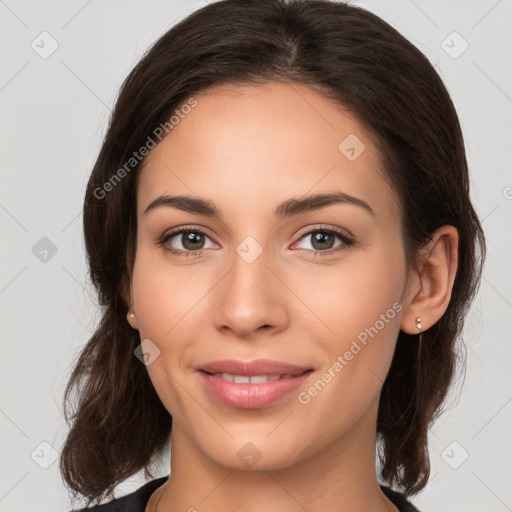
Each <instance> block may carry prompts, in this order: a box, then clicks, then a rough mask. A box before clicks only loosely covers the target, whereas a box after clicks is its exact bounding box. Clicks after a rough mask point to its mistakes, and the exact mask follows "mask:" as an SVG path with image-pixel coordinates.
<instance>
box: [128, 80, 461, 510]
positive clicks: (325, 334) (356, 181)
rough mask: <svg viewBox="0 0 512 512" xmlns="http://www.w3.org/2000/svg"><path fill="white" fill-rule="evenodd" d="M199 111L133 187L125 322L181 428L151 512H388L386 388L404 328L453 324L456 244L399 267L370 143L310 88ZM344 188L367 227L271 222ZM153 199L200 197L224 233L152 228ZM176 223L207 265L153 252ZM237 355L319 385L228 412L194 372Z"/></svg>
mask: <svg viewBox="0 0 512 512" xmlns="http://www.w3.org/2000/svg"><path fill="white" fill-rule="evenodd" d="M196 99H197V102H198V103H197V105H196V106H195V107H194V108H193V109H192V111H191V112H190V113H189V114H188V115H186V116H184V118H183V119H181V120H180V122H179V124H178V125H177V126H175V127H174V128H173V130H172V131H171V132H170V134H169V135H168V136H167V137H166V138H165V139H164V140H163V141H162V142H161V143H160V144H158V145H157V146H156V148H154V149H153V150H151V152H150V153H149V155H148V157H147V158H146V160H145V162H144V167H143V170H142V174H141V177H140V182H139V185H138V190H137V218H138V229H137V250H136V259H135V263H134V268H133V274H132V277H131V280H130V289H129V290H127V291H126V300H127V303H128V304H129V306H130V311H129V314H128V321H129V322H130V324H131V325H132V327H133V328H135V329H138V330H139V331H140V337H141V340H145V339H150V340H151V342H152V343H153V344H154V346H156V347H158V349H159V350H160V354H159V355H158V357H156V358H155V359H154V361H152V362H151V363H150V364H149V365H148V366H147V371H148V373H149V376H150V378H151V381H152V383H153V385H154V387H155V389H156V391H157V393H158V395H159V397H160V398H161V400H162V403H163V404H164V406H165V407H166V408H167V410H168V411H169V413H170V414H171V415H172V417H173V429H172V438H171V443H172V444H171V446H172V472H171V476H170V478H169V481H168V482H167V483H166V484H164V486H162V487H161V488H159V489H158V490H157V491H156V492H155V493H154V494H153V496H152V498H151V500H150V501H149V503H148V505H147V508H146V511H147V512H150V511H154V510H158V512H162V511H167V512H174V511H178V510H180V511H185V510H190V511H193V510H197V511H198V512H203V511H212V512H213V511H219V510H223V511H237V510H242V509H243V510H246V511H248V512H252V511H261V510H266V511H268V512H273V511H282V510H287V511H291V512H294V511H301V512H303V511H304V510H308V511H309V512H316V511H324V510H344V511H352V510H372V511H376V512H380V511H382V512H384V511H396V510H397V508H396V507H395V506H394V505H393V504H392V503H391V502H390V501H389V500H388V499H387V498H386V497H385V496H384V494H383V493H382V492H381V490H380V488H379V486H378V482H377V477H376V470H375V442H376V421H377V410H378V403H379V397H380V391H381V387H382V384H383V381H384V379H385V376H386V374H387V372H388V369H389V366H390V363H391V360H392V356H393V351H394V348H395V344H396V339H397V336H398V333H399V331H400V329H402V330H404V331H405V332H408V333H414V334H415V333H417V332H418V329H417V327H416V323H417V322H416V317H418V316H420V317H421V323H422V329H423V330H426V329H428V328H429V327H430V326H431V325H432V324H434V323H435V322H436V321H437V320H438V319H439V318H440V317H441V316H442V314H443V313H444V311H445V310H446V307H447V305H448V302H449V299H450V293H451V288H452V285H453V279H454V275H455V271H456V267H457V240H458V238H457V231H456V229H455V228H453V227H452V226H443V227H442V228H440V229H439V230H438V231H437V232H436V233H435V234H434V237H433V241H432V242H431V244H430V245H429V246H428V247H427V248H426V249H425V250H424V251H423V252H422V253H421V254H420V255H419V258H418V262H417V266H416V267H415V268H414V270H412V269H411V270H409V269H408V268H407V266H406V262H405V253H404V248H403V241H402V238H401V231H400V226H401V213H400V208H399V203H398V199H397V197H396V194H395V192H394V191H393V189H392V188H391V187H390V185H389V183H388V180H387V179H386V176H385V174H384V170H383V167H382V164H381V160H380V155H379V153H378V151H377V149H376V147H375V145H374V144H373V142H372V140H371V137H370V135H369V134H368V133H367V132H366V131H365V130H364V129H363V127H362V125H361V124H360V123H359V122H358V121H357V120H356V119H355V118H354V117H352V116H351V115H349V114H348V113H347V112H343V111H342V110H341V109H340V108H339V107H338V106H337V105H336V104H335V103H333V102H332V101H330V100H328V99H326V98H325V97H323V96H321V95H319V94H318V93H316V92H314V91H313V90H311V89H309V88H308V87H306V86H302V85H297V84H293V85H291V84H277V83H269V84H266V85H265V86H257V87H251V86H243V87H241V86H237V87H235V86H231V87H216V88H213V89H210V90H209V91H207V92H205V93H202V94H201V95H197V96H196ZM349 134H355V135H356V136H357V137H358V139H359V140H361V141H362V142H363V143H364V145H365V147H366V149H365V150H364V151H363V152H362V153H361V155H360V156H359V157H358V158H356V159H355V160H354V161H350V160H349V159H348V158H347V157H346V156H345V155H344V154H343V153H342V152H340V150H339V149H338V146H339V144H340V143H341V142H342V141H343V140H344V139H345V138H346V137H347V136H348V135H349ZM339 191H341V192H344V193H345V194H349V195H350V196H353V197H356V198H359V199H361V200H363V201H365V202H366V203H367V204H368V205H370V207H371V209H372V210H373V214H371V213H369V212H368V211H367V210H366V209H364V208H362V207H360V206H357V205H354V204H349V203H345V204H334V205H329V206H326V207H324V208H319V209H316V210H313V211H309V212H303V213H299V214H297V215H294V216H291V217H287V218H283V219H276V218H275V217H274V215H273V211H274V208H275V207H276V206H277V205H278V204H279V203H281V202H282V201H285V200H287V199H289V198H291V197H298V196H304V195H307V194H320V193H331V192H339ZM162 194H169V195H180V194H183V195H187V196H192V197H201V198H203V199H207V200H209V201H211V202H212V203H214V204H215V206H216V207H217V208H218V209H219V210H221V211H222V218H221V219H218V218H212V217H209V216H207V215H204V214H197V213H191V212H185V211H181V210H178V209H176V208H173V207H169V206H160V207H157V208H154V209H152V210H150V211H149V212H147V213H144V212H145V210H146V208H147V206H148V205H149V204H150V203H151V202H152V201H153V200H154V199H155V198H157V197H159V196H161V195H162ZM318 225H321V228H318ZM182 226H193V227H192V228H190V229H191V230H194V228H195V229H196V230H197V229H200V230H201V231H203V232H204V233H206V237H204V238H203V239H200V240H199V242H195V243H196V246H195V247H199V249H200V248H201V245H202V247H203V248H202V250H201V251H202V254H201V255H199V256H194V255H189V256H188V257H184V256H181V257H179V256H175V255H172V254H171V253H169V252H168V251H166V250H165V247H171V246H172V247H174V248H175V249H177V250H182V251H184V250H185V249H186V248H188V249H189V250H193V247H194V246H192V249H190V247H191V246H190V245H188V246H185V245H182V244H183V242H184V237H183V236H182V235H181V234H179V235H176V236H174V237H173V238H171V239H169V240H168V241H167V242H166V243H165V245H163V246H162V245H159V244H158V243H157V240H158V239H159V237H161V236H162V235H163V234H165V233H166V232H168V231H169V230H170V229H171V228H177V227H182ZM322 228H339V229H341V230H344V231H345V232H346V231H348V232H350V233H351V234H352V236H353V237H354V239H355V244H354V245H345V244H344V243H343V242H342V241H341V240H340V239H338V238H337V236H335V238H334V239H333V241H332V242H331V245H328V244H325V242H324V245H323V246H322V245H319V244H314V240H313V236H312V235H311V231H315V230H316V231H321V232H322V233H325V231H322ZM194 232H196V233H197V231H194ZM308 233H309V234H308ZM247 236H251V237H253V239H254V240H255V241H256V242H257V244H258V245H259V247H260V249H261V250H262V252H261V254H260V255H259V257H258V258H256V259H255V260H254V261H253V262H251V263H248V262H247V261H246V260H245V259H244V258H242V257H241V256H240V254H239V253H238V252H237V250H236V249H237V247H238V246H240V244H241V242H242V241H244V239H245V238H246V237H247ZM185 243H186V240H185ZM340 244H341V246H343V249H342V250H340V251H337V252H332V251H331V254H329V255H325V253H327V251H329V249H331V248H332V249H336V248H337V247H339V246H340ZM242 247H243V244H242ZM254 247H255V246H250V248H249V251H254V250H255V249H254ZM199 249H195V251H196V252H198V250H199ZM315 249H316V250H318V252H319V253H320V252H321V251H323V253H324V255H323V254H317V255H314V251H315ZM393 304H399V306H400V311H398V312H396V315H394V318H392V319H389V318H388V322H386V323H385V326H384V327H383V328H381V329H380V330H379V331H378V334H377V335H375V336H374V337H373V338H371V339H369V342H368V344H367V345H366V346H364V347H363V348H362V350H361V351H360V352H359V353H358V354H357V355H356V356H354V357H353V359H352V360H351V361H349V362H348V364H347V365H346V366H344V367H343V370H342V371H340V372H338V373H337V374H336V377H335V378H333V379H332V380H331V381H330V382H329V383H328V384H327V385H326V386H325V387H324V388H323V389H322V390H321V392H319V393H318V394H317V395H316V396H314V397H313V398H312V399H311V401H310V402H309V403H307V404H302V403H300V402H299V401H298V394H299V393H300V392H301V391H304V390H306V391H307V389H308V388H309V387H310V386H311V385H312V384H313V383H314V382H315V381H317V380H318V379H319V378H320V376H321V375H322V374H323V373H324V372H326V371H327V370H328V369H329V368H330V367H332V366H333V363H334V362H335V361H336V360H337V357H338V356H339V355H343V354H344V353H345V352H346V351H347V350H349V349H350V346H351V343H352V341H353V340H354V339H356V338H357V336H358V334H360V333H361V332H363V331H364V330H365V328H368V327H370V326H374V325H375V323H376V321H377V320H378V319H379V318H381V316H380V315H382V314H386V311H388V310H389V309H390V308H392V305H393ZM386 318H387V317H386ZM232 358H238V359H241V360H244V361H250V360H253V359H259V358H268V359H276V360H280V361H286V362H290V363H293V364H297V365H300V366H305V367H312V368H314V372H313V374H311V375H310V377H309V378H308V380H307V381H306V383H304V385H302V386H301V388H300V389H298V390H297V391H296V392H292V393H291V394H289V395H287V396H285V397H284V398H282V399H281V400H279V401H278V402H276V403H274V404H272V405H270V406H267V407H264V408H260V409H252V410H247V409H240V408H234V407H227V406H225V405H222V404H219V403H218V402H216V401H215V400H214V399H213V398H212V397H211V396H210V395H209V393H208V392H207V391H206V389H205V388H204V387H203V385H202V382H201V379H200V378H199V374H198V373H197V371H196V369H197V367H198V366H199V365H201V364H202V363H206V362H208V361H213V360H216V359H232ZM247 443H252V444H253V445H254V446H255V447H256V449H257V452H258V453H259V454H260V456H261V457H260V459H259V460H258V461H257V463H256V464H254V466H252V467H250V468H249V467H247V465H246V464H244V461H243V460H241V458H239V457H238V456H237V454H238V453H239V451H240V450H241V449H242V448H243V447H244V446H246V444H247ZM157 502H158V508H156V505H157Z"/></svg>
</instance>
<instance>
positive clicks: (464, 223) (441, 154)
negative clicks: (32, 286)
mask: <svg viewBox="0 0 512 512" xmlns="http://www.w3.org/2000/svg"><path fill="white" fill-rule="evenodd" d="M269 82H280V83H289V84H293V83H297V84H304V85H307V86H308V87H311V88H312V89H314V90H315V91H318V92H320V93H321V94H323V95H324V97H326V98H330V99H333V100H335V101H336V102H337V104H338V105H339V106H340V107H341V108H344V109H345V110H347V111H348V112H350V113H351V114H353V115H354V116H355V117H356V119H358V121H359V122H360V123H361V124H362V125H363V126H364V127H365V128H366V129H367V130H368V131H369V133H370V135H371V137H372V140H374V141H375V144H376V145H377V147H378V149H379V152H380V154H381V158H382V162H383V167H384V170H385V175H386V177H387V178H389V179H390V182H391V183H392V185H393V188H394V190H395V192H396V195H397V198H398V200H399V204H400V208H401V213H402V215H401V217H402V238H403V243H404V248H405V252H406V256H407V262H408V264H409V263H410V262H414V261H415V258H417V255H418V251H419V249H420V248H421V247H423V246H424V245H425V244H426V243H427V242H428V241H429V240H430V239H431V237H432V234H433V233H434V231H435V230H436V229H437V228H439V227H440V226H442V225H452V226H455V227H456V228H457V230H458V233H459V260H458V268H457V272H456V275H455V281H454V285H453V290H452V295H451V299H450V302H449V305H448V307H447V310H446V312H445V314H444V315H443V316H442V317H441V318H440V319H439V321H438V322H436V323H435V324H434V325H433V326H432V327H430V328H429V329H428V330H426V331H425V332H423V333H422V334H421V343H420V336H419V335H408V334H406V333H405V332H403V331H400V333H399V335H398V340H397V344H396V349H395V353H394V357H393V360H392V363H391V367H390V370H389V373H388V375H387V378H386V380H385V382H384V384H383V388H382V392H381V397H380V403H379V410H378V418H377V435H378V446H379V458H380V463H381V474H380V477H381V479H382V480H383V481H384V482H386V483H388V485H391V486H395V487H398V488H399V489H400V490H401V491H402V492H403V493H405V494H406V495H411V494H416V493H417V492H419V491H420V490H421V489H422V488H424V487H425V485H426V483H427V481H428V478H429V474H430V462H429V454H428V430H429V427H430V425H431V424H432V422H433V421H434V420H435V419H436V418H437V417H438V415H439V413H440V412H441V409H442V406H443V402H444V400H445V398H446V396H447V393H448V391H449V389H450V385H451V383H452V381H453V380H454V379H453V377H454V374H455V370H456V369H457V364H458V361H459V357H458V350H457V341H458V340H459V338H460V334H461V331H462V327H463V322H464V318H465V315H466V313H467V311H468V310H469V307H470V304H471V301H472V299H473V298H474V296H475V294H476V292H477V289H478V285H479V282H480V277H481V267H482V263H483V260H484V256H485V239H484V234H483V231H482V228H481V225H480V223H479V220H478V217H477V215H476V213H475V210H474V208H473V206H472V204H471V200H470V191H469V176H468V166H467V161H466V155H465V150H464V141H463V135H462V132H461V127H460V125H459V121H458V118H457V114H456V111H455V107H454V105H453V103H452V101H451V99H450V96H449V94H448V92H447V90H446V88H445V86H444V84H443V82H442V80H441V79H440V77H439V76H438V74H437V73H436V71H435V70H434V68H433V66H432V65H431V64H430V63H429V61H428V59H427V58H426V57H425V56H424V55H423V54H422V53H421V52H420V51H419V50H418V49H417V48H416V47H415V46H414V45H413V44H412V43H411V42H409V41H408V40H407V39H406V38H405V37H403V36H402V35H401V34H400V33H399V32H398V31H397V30H395V29H394V28H393V27H391V26H390V25H389V24H388V23H386V22H385V21H383V20H382V19H380V18H379V17H378V16H376V15H374V14H372V13H371V12H368V11H366V10H364V9H362V8H359V7H355V6H352V5H347V4H345V3H338V2H333V1H328V0H326V1H322V0H222V1H217V2H214V3H210V4H208V5H206V6H204V7H203V8H201V9H199V10H197V11H195V12H193V13H192V14H190V15H189V16H188V17H186V18H184V19H183V20H181V21H180V22H179V23H177V24H176V25H175V26H174V27H172V28H171V29H170V30H169V31H167V32H166V33H165V34H164V35H163V36H162V37H161V38H160V39H158V40H157V41H156V42H155V43H154V44H153V46H152V47H151V48H149V50H148V51H147V52H146V53H145V55H144V56H143V58H142V59H141V60H140V61H139V62H138V63H137V65H136V66H135V68H134V69H133V70H132V71H131V72H130V74H129V75H128V77H127V78H126V79H125V81H124V83H123V85H122V86H121V89H120V92H119V95H118V97H117V100H116V103H115V107H114V110H113V112H112V115H111V118H110V121H109V127H108V130H107V132H106V135H105V137H104V141H103V144H102V147H101V150H100V153H99V156H98V158H97V161H96V163H95V165H94V168H93V170H92V173H91V176H90V179H89V182H88V184H87V189H86V193H85V200H84V209H83V227H84V236H85V247H86V251H87V257H88V265H89V271H90V278H91V281H92V283H93V285H94V286H95V288H96V290H97V294H98V299H99V304H100V306H101V312H102V318H101V321H100V323H99V325H98V326H97V328H96V331H95V332H94V334H93V335H92V337H91V338H90V339H89V341H88V342H87V344H86V345H85V347H84V348H83V350H82V352H81V353H80V354H79V356H78V357H77V360H76V362H75V365H74V368H73V371H72V374H71V376H70V379H69V381H68V383H67V386H66V390H65V395H64V413H65V418H66V421H67V422H68V423H72V425H71V429H70V431H69V434H68V436H67V438H66V440H65V443H64V446H63V449H62V452H61V457H60V470H61V473H62V475H63V478H64V479H65V482H66V484H67V486H68V487H69V488H70V489H72V490H73V491H74V497H76V495H77V494H78V493H80V494H82V495H83V496H85V497H87V498H88V500H89V501H88V503H89V504H90V503H91V502H92V501H94V500H97V501H98V502H99V501H100V500H101V499H102V498H103V497H104V495H110V494H112V492H113V490H114V488H115V487H116V485H117V484H119V483H120V482H122V481H123V480H125V479H127V478H128V477H130V476H131V475H133V474H135V473H136V472H138V471H140V470H141V469H144V474H145V476H146V478H147V477H152V476H153V475H152V473H151V465H152V464H153V462H154V461H155V460H156V458H157V457H158V456H159V455H161V452H162V451H163V448H164V447H165V446H166V445H167V443H168V441H169V438H170V432H171V427H172V417H171V415H170V414H169V412H168V411H167V410H166V409H165V407H164V406H163V404H162V402H161V401H160V398H159V397H158V395H157V393H156V391H155V389H154V388H153V385H152V383H151V381H150V379H149V376H148V373H147V369H146V368H145V366H144V365H143V364H141V362H140V361H139V360H138V359H137V358H136V357H134V350H135V349H136V347H137V346H138V345H139V344H140V336H139V332H138V331H136V330H134V329H132V328H131V327H130V326H129V324H128V322H127V321H126V314H127V312H128V305H127V303H126V300H125V297H126V295H125V292H126V287H127V285H129V282H130V278H131V275H132V274H131V273H132V269H133V263H134V259H135V250H136V227H137V217H136V191H137V177H138V175H139V174H140V172H139V171H140V169H141V163H140V162H138V163H137V164H136V165H134V166H133V169H132V170H131V171H129V172H128V171H126V162H128V161H130V159H131V158H132V157H133V155H134V154H135V152H136V151H137V150H139V149H140V148H141V147H142V146H144V145H145V144H146V143H147V140H148V137H149V136H150V135H151V134H152V133H154V130H155V128H157V127H158V126H161V125H164V124H165V123H167V122H168V121H169V119H170V116H171V115H172V114H173V112H174V111H175V110H176V109H177V108H178V107H179V106H180V105H182V104H184V102H185V101H187V99H189V98H190V97H191V96H193V95H195V94H198V93H199V92H201V91H205V90H206V89H208V88H209V87H212V86H217V85H260V84H265V83H269ZM141 161H142V162H143V160H141ZM123 166H124V167H123ZM122 168H124V169H125V172H124V173H120V171H121V169H122ZM116 170H118V171H117V172H118V177H119V178H121V177H122V179H118V180H117V181H116V182H115V183H114V182H113V180H112V178H113V177H114V173H115V171H116ZM107 183H110V184H111V185H110V186H109V187H107ZM98 191H103V192H101V193H99V192H98ZM105 191H108V194H107V193H105ZM74 391H75V393H73V392H74Z"/></svg>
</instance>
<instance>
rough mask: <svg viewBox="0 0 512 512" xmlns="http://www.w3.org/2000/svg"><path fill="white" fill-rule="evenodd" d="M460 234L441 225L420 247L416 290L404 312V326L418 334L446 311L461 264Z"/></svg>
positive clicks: (451, 228) (409, 332) (449, 227)
mask: <svg viewBox="0 0 512 512" xmlns="http://www.w3.org/2000/svg"><path fill="white" fill-rule="evenodd" d="M458 244H459V235H458V232H457V229H456V228H455V227H454V226H448V225H447V226H442V227H440V228H439V229H437V230H436V232H435V233H434V234H433V235H432V240H431V241H430V242H429V243H428V245H427V246H426V247H425V248H424V249H423V250H422V251H421V254H420V256H419V259H418V265H417V271H416V272H417V273H416V275H415V276H414V277H415V279H414V281H415V283H416V286H415V290H414V292H411V297H410V299H409V303H408V305H407V307H406V308H405V310H404V314H403V316H402V323H401V326H400V327H401V329H402V330H403V331H404V332H406V333H408V334H419V333H420V332H423V331H425V330H427V329H429V328H430V327H431V326H432V325H434V324H435V323H436V322H437V321H438V320H439V319H440V318H441V317H442V316H443V314H444V313H445V311H446V309H447V307H448V304H449V303H450V298H451V294H452V288H453V283H454V281H455V274H456V272H457V264H458Z"/></svg>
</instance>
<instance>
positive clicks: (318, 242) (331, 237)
mask: <svg viewBox="0 0 512 512" xmlns="http://www.w3.org/2000/svg"><path fill="white" fill-rule="evenodd" d="M336 238H337V239H338V240H340V242H339V243H338V244H337V245H334V244H335V243H336ZM308 239H310V240H311V241H310V242H309V245H310V247H302V248H303V249H308V250H313V251H316V252H329V251H331V250H333V249H336V248H338V247H340V246H342V245H350V244H351V242H352V241H351V240H350V239H349V238H348V237H347V236H346V235H344V234H342V233H338V232H336V231H333V230H329V229H317V230H315V231H309V232H308V233H306V234H305V235H303V236H302V237H301V239H300V241H306V240H308ZM300 241H299V242H300ZM299 242H298V243H299Z"/></svg>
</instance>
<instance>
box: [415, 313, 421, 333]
mask: <svg viewBox="0 0 512 512" xmlns="http://www.w3.org/2000/svg"><path fill="white" fill-rule="evenodd" d="M416 328H417V329H418V331H421V317H420V316H419V317H418V318H416Z"/></svg>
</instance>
